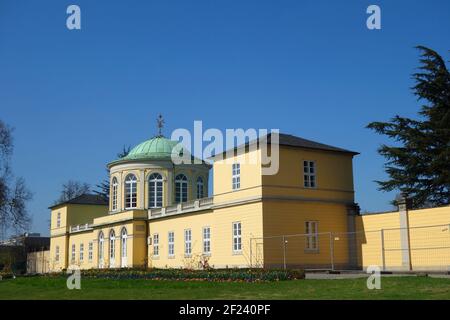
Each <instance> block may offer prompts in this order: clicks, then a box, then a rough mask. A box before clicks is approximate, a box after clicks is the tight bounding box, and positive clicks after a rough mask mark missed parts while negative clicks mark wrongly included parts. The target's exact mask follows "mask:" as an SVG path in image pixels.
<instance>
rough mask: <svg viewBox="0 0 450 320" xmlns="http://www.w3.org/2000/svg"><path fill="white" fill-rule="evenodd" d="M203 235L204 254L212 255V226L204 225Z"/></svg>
mask: <svg viewBox="0 0 450 320" xmlns="http://www.w3.org/2000/svg"><path fill="white" fill-rule="evenodd" d="M202 237H203V241H202V243H203V254H204V255H207V256H209V255H211V227H209V226H208V227H203V228H202Z"/></svg>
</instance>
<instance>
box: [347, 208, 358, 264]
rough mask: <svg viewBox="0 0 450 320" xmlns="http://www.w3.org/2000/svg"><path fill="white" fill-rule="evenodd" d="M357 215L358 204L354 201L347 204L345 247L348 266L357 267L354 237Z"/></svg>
mask: <svg viewBox="0 0 450 320" xmlns="http://www.w3.org/2000/svg"><path fill="white" fill-rule="evenodd" d="M358 215H359V206H358V205H357V204H356V203H354V204H351V205H348V206H347V235H348V237H347V247H348V267H349V268H350V269H357V268H358V243H357V241H356V240H357V237H356V216H358Z"/></svg>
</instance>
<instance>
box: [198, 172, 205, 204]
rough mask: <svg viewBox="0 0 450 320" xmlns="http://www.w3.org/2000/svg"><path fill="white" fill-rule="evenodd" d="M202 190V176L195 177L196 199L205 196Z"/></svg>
mask: <svg viewBox="0 0 450 320" xmlns="http://www.w3.org/2000/svg"><path fill="white" fill-rule="evenodd" d="M203 190H204V185H203V178H202V177H198V178H197V199H201V198H203V197H204V196H205V195H204V193H203Z"/></svg>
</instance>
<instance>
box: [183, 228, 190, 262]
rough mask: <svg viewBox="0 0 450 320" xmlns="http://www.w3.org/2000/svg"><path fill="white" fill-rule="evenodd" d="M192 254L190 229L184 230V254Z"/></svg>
mask: <svg viewBox="0 0 450 320" xmlns="http://www.w3.org/2000/svg"><path fill="white" fill-rule="evenodd" d="M191 254H192V231H191V229H186V230H184V255H185V256H187V257H190V256H191Z"/></svg>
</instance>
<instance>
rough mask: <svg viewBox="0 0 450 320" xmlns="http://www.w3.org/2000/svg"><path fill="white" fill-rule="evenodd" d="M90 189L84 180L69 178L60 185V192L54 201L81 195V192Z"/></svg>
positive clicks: (57, 201) (83, 192)
mask: <svg viewBox="0 0 450 320" xmlns="http://www.w3.org/2000/svg"><path fill="white" fill-rule="evenodd" d="M90 190H91V186H90V185H89V184H87V183H85V182H79V181H74V180H69V181H67V182H66V183H64V184H63V185H62V190H61V194H60V196H59V198H58V199H57V200H56V201H55V203H61V202H66V201H69V200H71V199H73V198H76V197H78V196H81V195H82V194H85V193H89V192H90Z"/></svg>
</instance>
